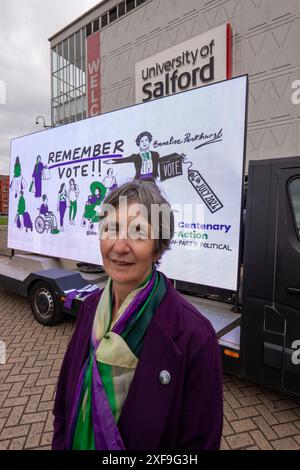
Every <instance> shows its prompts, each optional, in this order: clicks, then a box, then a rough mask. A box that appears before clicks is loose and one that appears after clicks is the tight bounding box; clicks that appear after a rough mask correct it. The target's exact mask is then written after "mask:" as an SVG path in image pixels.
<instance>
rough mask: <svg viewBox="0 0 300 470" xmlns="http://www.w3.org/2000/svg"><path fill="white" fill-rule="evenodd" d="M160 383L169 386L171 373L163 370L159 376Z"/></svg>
mask: <svg viewBox="0 0 300 470" xmlns="http://www.w3.org/2000/svg"><path fill="white" fill-rule="evenodd" d="M159 381H160V383H161V384H162V385H168V384H169V383H170V382H171V375H170V372H168V371H167V370H162V371H161V373H160V374H159Z"/></svg>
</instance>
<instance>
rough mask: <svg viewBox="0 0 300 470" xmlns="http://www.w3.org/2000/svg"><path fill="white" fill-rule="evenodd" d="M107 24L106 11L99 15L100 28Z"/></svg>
mask: <svg viewBox="0 0 300 470" xmlns="http://www.w3.org/2000/svg"><path fill="white" fill-rule="evenodd" d="M107 25H108V13H105V14H104V15H102V16H101V28H104V27H105V26H107Z"/></svg>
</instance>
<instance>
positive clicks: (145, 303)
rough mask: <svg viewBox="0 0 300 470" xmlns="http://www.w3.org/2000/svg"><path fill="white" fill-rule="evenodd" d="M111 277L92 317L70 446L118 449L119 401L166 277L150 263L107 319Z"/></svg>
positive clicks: (127, 382) (127, 388)
mask: <svg viewBox="0 0 300 470" xmlns="http://www.w3.org/2000/svg"><path fill="white" fill-rule="evenodd" d="M111 287H112V281H111V279H109V281H108V283H107V285H106V287H105V289H104V291H103V293H102V296H101V298H100V302H99V304H98V307H97V311H96V314H95V318H94V323H93V329H92V334H91V350H90V357H89V358H88V360H87V362H86V364H85V366H84V371H83V372H82V377H81V380H79V384H78V386H79V390H80V394H79V396H80V399H79V401H78V403H77V405H76V413H75V414H74V423H73V430H74V431H73V438H72V442H71V443H70V447H71V448H73V449H76V450H77V449H82V450H83V449H85V450H87V449H88V450H91V449H97V450H122V449H124V445H123V442H122V438H121V436H120V433H119V431H118V427H117V424H116V423H117V422H118V420H119V417H120V414H121V411H122V407H123V404H124V402H125V400H126V397H127V394H128V390H129V387H130V384H131V381H132V379H133V376H134V373H135V370H136V367H137V364H138V358H139V355H140V352H141V349H142V344H143V339H144V336H145V333H146V330H147V328H148V325H149V323H150V321H151V319H152V316H153V314H154V312H155V309H156V307H157V306H158V305H159V303H160V301H161V300H162V298H163V296H164V294H165V291H166V286H165V281H164V279H163V277H162V275H160V273H157V271H156V270H155V269H154V270H153V272H152V273H151V275H150V276H149V278H148V279H146V281H145V282H144V283H143V285H141V286H139V287H138V288H137V289H135V290H134V291H133V292H131V293H130V294H129V295H128V297H127V298H126V299H125V301H124V302H123V304H122V305H121V307H120V309H119V310H118V312H117V313H116V316H115V318H114V319H113V320H112V295H111Z"/></svg>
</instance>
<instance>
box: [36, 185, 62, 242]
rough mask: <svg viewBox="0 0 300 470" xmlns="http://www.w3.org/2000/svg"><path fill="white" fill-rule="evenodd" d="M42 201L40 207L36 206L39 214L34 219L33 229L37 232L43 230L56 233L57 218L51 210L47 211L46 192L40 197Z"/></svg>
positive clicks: (42, 231) (57, 231)
mask: <svg viewBox="0 0 300 470" xmlns="http://www.w3.org/2000/svg"><path fill="white" fill-rule="evenodd" d="M42 200H43V203H42V205H41V207H39V208H38V211H39V215H38V217H37V218H36V219H35V223H34V225H35V229H36V231H37V232H38V233H40V234H42V233H44V232H45V231H46V232H49V230H50V233H52V234H53V235H56V234H57V233H59V230H58V228H57V220H56V216H55V214H54V213H53V212H51V211H49V208H48V198H47V196H46V194H44V195H43V197H42Z"/></svg>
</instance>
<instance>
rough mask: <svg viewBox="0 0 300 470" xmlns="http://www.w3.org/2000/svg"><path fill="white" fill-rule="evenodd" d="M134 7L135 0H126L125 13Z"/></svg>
mask: <svg viewBox="0 0 300 470" xmlns="http://www.w3.org/2000/svg"><path fill="white" fill-rule="evenodd" d="M134 7H135V0H126V11H127V13H128V12H129V11H131V10H133V9H134Z"/></svg>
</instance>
